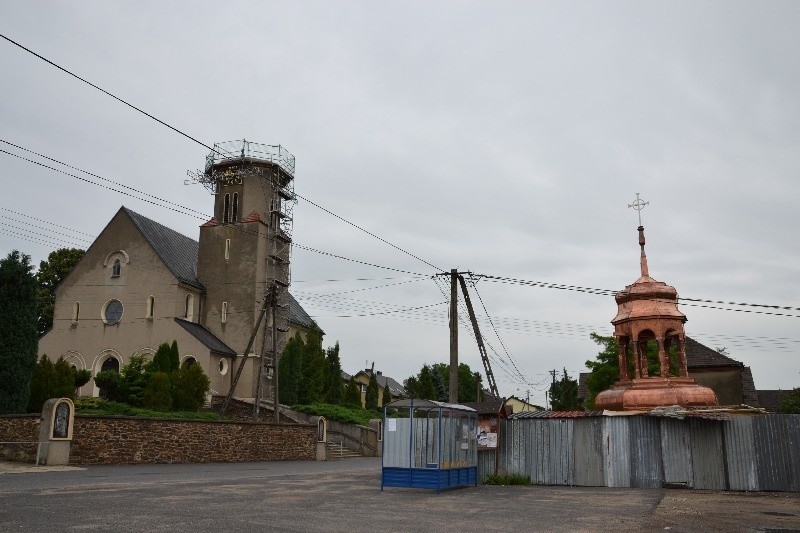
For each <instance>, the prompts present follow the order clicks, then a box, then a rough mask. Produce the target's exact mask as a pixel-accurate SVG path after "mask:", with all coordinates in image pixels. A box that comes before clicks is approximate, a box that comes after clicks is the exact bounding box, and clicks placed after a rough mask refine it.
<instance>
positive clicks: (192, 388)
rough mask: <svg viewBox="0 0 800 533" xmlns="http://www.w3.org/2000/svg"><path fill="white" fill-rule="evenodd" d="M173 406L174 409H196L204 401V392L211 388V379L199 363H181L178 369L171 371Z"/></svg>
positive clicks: (201, 405)
mask: <svg viewBox="0 0 800 533" xmlns="http://www.w3.org/2000/svg"><path fill="white" fill-rule="evenodd" d="M172 376H173V378H172V385H173V406H174V408H175V409H180V410H185V411H197V410H198V409H200V408H201V407H203V404H204V403H205V402H206V393H207V392H208V389H209V388H211V381H210V380H209V379H208V376H206V374H205V372H203V369H202V368H200V365H198V364H193V365H187V364H186V363H184V364H182V365H181V368H180V370H178V371H177V372H175V373H173V375H172Z"/></svg>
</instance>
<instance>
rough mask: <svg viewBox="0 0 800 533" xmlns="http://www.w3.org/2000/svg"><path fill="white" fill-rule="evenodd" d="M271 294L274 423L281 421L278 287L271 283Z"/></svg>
mask: <svg viewBox="0 0 800 533" xmlns="http://www.w3.org/2000/svg"><path fill="white" fill-rule="evenodd" d="M270 294H272V298H271V300H272V383H273V385H274V386H273V392H274V393H275V403H274V404H273V405H274V414H275V423H280V421H281V401H280V399H279V398H278V317H277V311H278V285H277V284H276V283H275V282H274V281H273V282H272V285H270Z"/></svg>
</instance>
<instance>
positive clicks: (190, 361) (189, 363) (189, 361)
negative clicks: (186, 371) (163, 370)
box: [183, 355, 197, 366]
mask: <svg viewBox="0 0 800 533" xmlns="http://www.w3.org/2000/svg"><path fill="white" fill-rule="evenodd" d="M183 364H184V365H186V366H192V365H194V364H197V359H195V358H194V357H192V356H191V355H190V356H189V357H187V358H186V359H184V360H183Z"/></svg>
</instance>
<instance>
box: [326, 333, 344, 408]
mask: <svg viewBox="0 0 800 533" xmlns="http://www.w3.org/2000/svg"><path fill="white" fill-rule="evenodd" d="M326 359H327V363H328V364H327V365H326V367H325V369H326V372H327V376H326V382H327V391H326V392H327V401H328V403H329V404H333V405H339V404H341V403H342V401H343V399H344V387H342V363H341V360H340V359H339V341H336V345H334V346H333V347H331V348H328V352H327V357H326Z"/></svg>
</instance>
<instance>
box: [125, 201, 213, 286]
mask: <svg viewBox="0 0 800 533" xmlns="http://www.w3.org/2000/svg"><path fill="white" fill-rule="evenodd" d="M121 210H122V211H124V212H125V213H126V214H127V215H128V216H129V217H130V219H131V220H132V221H133V223H134V225H135V226H136V227H137V228H139V231H141V232H142V235H143V236H144V238H145V239H146V240H147V242H148V243H149V244H150V246H152V247H153V250H155V252H156V254H158V257H160V258H161V260H162V261H163V262H164V264H165V265H166V267H167V268H168V269H169V271H170V272H172V274H173V275H174V276H175V277H176V278H178V281H181V282H183V283H186V284H188V285H191V286H192V287H196V288H198V289H200V290H205V286H203V284H202V283H201V282H200V280H199V279H197V250H198V249H199V244H198V243H197V241H196V240H194V239H192V238H190V237H187V236H186V235H183V234H181V233H178V232H177V231H175V230H174V229H170V228H168V227H166V226H164V225H163V224H159V223H158V222H156V221H155V220H151V219H149V218H147V217H145V216H142V215H140V214H139V213H136V212H134V211H131V210H130V209H128V208H127V207H124V206H123V207H122V209H121Z"/></svg>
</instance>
